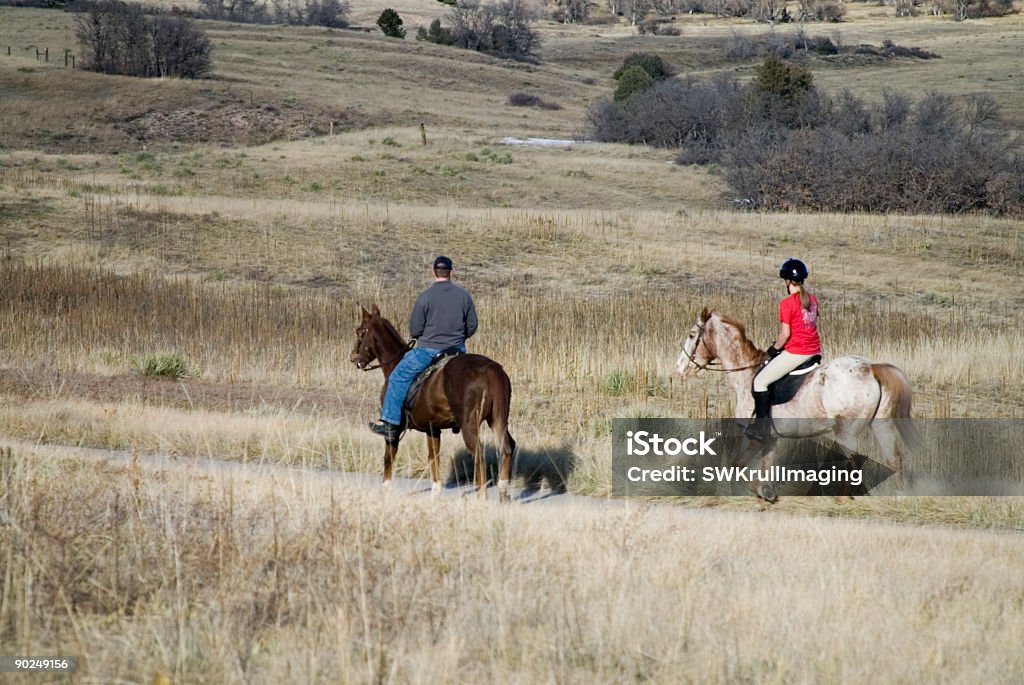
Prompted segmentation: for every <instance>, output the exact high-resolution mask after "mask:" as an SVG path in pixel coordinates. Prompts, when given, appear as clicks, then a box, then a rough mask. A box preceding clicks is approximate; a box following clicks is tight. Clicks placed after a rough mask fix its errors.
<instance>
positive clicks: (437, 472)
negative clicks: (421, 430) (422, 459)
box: [427, 433, 441, 497]
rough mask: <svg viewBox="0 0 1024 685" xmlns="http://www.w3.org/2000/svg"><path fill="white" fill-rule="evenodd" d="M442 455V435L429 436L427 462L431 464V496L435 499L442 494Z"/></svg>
mask: <svg viewBox="0 0 1024 685" xmlns="http://www.w3.org/2000/svg"><path fill="white" fill-rule="evenodd" d="M440 455H441V434H440V433H438V434H437V435H433V434H427V461H428V462H429V463H430V482H431V485H430V494H431V495H433V496H434V497H436V496H438V495H439V494H441V467H440V465H439V464H438V461H439V460H440V458H441V457H440Z"/></svg>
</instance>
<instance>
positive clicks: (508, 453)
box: [487, 419, 516, 502]
mask: <svg viewBox="0 0 1024 685" xmlns="http://www.w3.org/2000/svg"><path fill="white" fill-rule="evenodd" d="M487 425H489V426H490V427H491V430H493V431H494V437H495V438H496V439H497V442H498V449H499V450H500V451H501V465H500V466H499V467H498V497H499V498H500V499H501V501H502V502H508V501H509V500H510V499H511V498H510V497H509V494H508V486H509V481H510V480H511V477H512V457H513V455H514V454H515V451H516V441H515V440H513V439H512V434H511V433H509V432H508V425H507V422H505V421H501V420H500V419H499V420H492V419H488V420H487Z"/></svg>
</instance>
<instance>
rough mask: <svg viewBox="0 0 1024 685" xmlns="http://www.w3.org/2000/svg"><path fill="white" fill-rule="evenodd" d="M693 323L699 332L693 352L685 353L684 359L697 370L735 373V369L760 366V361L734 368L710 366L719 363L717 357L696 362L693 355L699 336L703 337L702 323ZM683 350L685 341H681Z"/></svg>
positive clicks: (699, 340) (698, 342) (698, 345)
mask: <svg viewBox="0 0 1024 685" xmlns="http://www.w3.org/2000/svg"><path fill="white" fill-rule="evenodd" d="M694 325H695V326H696V327H697V329H698V330H699V331H700V332H699V333H697V337H696V338H695V339H694V341H693V352H691V353H689V354H687V355H686V360H687V361H688V362H689V363H690V364H693V365H694V366H695V367H697V370H698V371H721V372H722V373H735V372H736V371H746V370H747V369H754V368H757V367H758V366H761V363H762V362H756V363H754V364H748V365H747V366H739V367H737V368H735V369H725V368H718V367H717V366H712V364H717V365H721V363H722V362H720V361H718V359H711V360H708V361H706V362H704V363H703V364H699V363H697V360H696V359H695V357H696V356H697V348H698V347H700V342H701V338H702V337H704V324H703V323H697V324H694ZM683 350H684V351H685V350H686V343H683Z"/></svg>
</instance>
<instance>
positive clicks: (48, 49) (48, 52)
mask: <svg viewBox="0 0 1024 685" xmlns="http://www.w3.org/2000/svg"><path fill="white" fill-rule="evenodd" d="M43 54H44V55H46V61H47V62H49V61H50V48H46V52H44V53H43Z"/></svg>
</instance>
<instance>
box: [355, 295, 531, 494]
mask: <svg viewBox="0 0 1024 685" xmlns="http://www.w3.org/2000/svg"><path fill="white" fill-rule="evenodd" d="M407 349H409V346H408V345H407V344H406V343H405V341H404V340H403V339H402V336H401V335H399V333H398V331H397V330H396V329H395V327H394V326H393V325H392V324H391V322H390V321H388V320H387V319H385V318H384V317H382V316H381V315H380V310H379V309H378V308H377V306H376V305H372V306H371V307H370V309H369V311H367V310H366V308H365V307H364V308H363V312H362V321H361V322H360V323H359V327H358V328H357V329H356V344H355V346H354V347H353V348H352V354H351V355H349V360H350V361H351V362H352V363H353V364H355V365H356V367H357V368H359V369H362V370H364V371H369V370H372V369H376V368H380V369H381V370H382V371H383V372H384V388H382V389H381V398H382V400H383V397H384V389H386V388H387V379H388V376H390V375H391V371H392V370H394V368H395V366H397V365H398V362H399V361H401V359H402V355H404V354H405V351H406V350H407ZM374 360H377V361H378V365H377V366H371V365H370V364H371V362H373V361H374ZM511 399H512V383H511V381H509V378H508V374H506V373H505V369H503V368H501V365H500V364H498V363H497V362H495V361H493V360H491V359H488V358H487V357H484V356H482V355H479V354H459V355H456V356H454V357H452V358H451V359H449V360H448V361H447V362H446V363H445V365H444V367H443V368H441V369H440V370H438V371H436V372H435V373H433V374H432V375H431V376H430V377H429V378H428V379H427V381H426V382H425V383H424V384H423V385H422V387H421V388H420V390H419V393H418V394H417V395H416V402H415V404H414V405H413V408H412V411H411V412H409V414H408V416H407V417H406V426H407V427H408V428H412V429H414V430H418V431H422V432H424V433H426V434H427V456H428V459H429V461H430V478H431V480H432V481H433V492H434V493H438V492H440V490H441V476H440V472H439V471H440V470H439V468H438V463H437V460H438V455H439V454H440V451H441V431H442V430H445V429H456V430H461V431H462V440H463V441H464V442H465V443H466V449H468V450H469V452H470V454H472V455H473V464H474V469H473V473H474V476H475V478H476V487H477V494H478V495H479V496H480V497H484V496H485V495H486V492H487V468H486V466H485V464H484V449H483V445H482V444H481V443H480V424H481V423H482V422H484V421H486V422H487V425H488V426H490V427H491V430H493V431H494V435H495V437H496V438H497V441H498V450H499V451H500V452H501V465H500V467H499V471H498V494H499V496H500V497H501V499H502V501H507V500H508V499H509V494H508V483H509V474H510V472H511V470H512V454H513V453H514V452H515V449H516V442H515V440H513V439H512V436H511V435H510V434H509V432H508V413H509V405H510V403H511ZM397 451H398V444H397V443H396V444H394V445H390V444H385V447H384V485H385V486H387V485H390V483H391V470H392V465H393V463H394V459H395V453H396V452H397Z"/></svg>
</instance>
